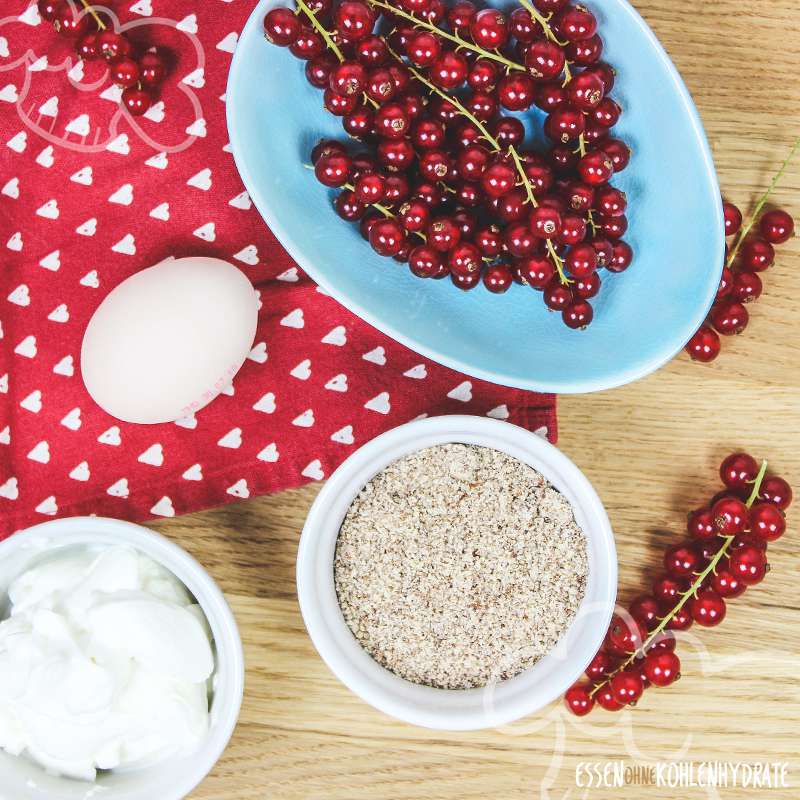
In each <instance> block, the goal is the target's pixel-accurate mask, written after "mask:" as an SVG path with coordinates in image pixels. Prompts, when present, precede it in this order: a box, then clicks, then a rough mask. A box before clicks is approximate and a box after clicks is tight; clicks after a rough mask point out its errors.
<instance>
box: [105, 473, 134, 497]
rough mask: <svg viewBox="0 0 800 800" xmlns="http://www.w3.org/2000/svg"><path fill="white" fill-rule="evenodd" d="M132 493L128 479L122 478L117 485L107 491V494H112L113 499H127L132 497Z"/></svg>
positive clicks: (113, 484) (114, 484)
mask: <svg viewBox="0 0 800 800" xmlns="http://www.w3.org/2000/svg"><path fill="white" fill-rule="evenodd" d="M130 493H131V491H130V488H129V487H128V479H127V478H120V479H119V480H118V481H117V482H116V483H112V484H111V486H109V487H108V489H106V494H110V495H111V496H112V497H122V498H126V497H128V496H130Z"/></svg>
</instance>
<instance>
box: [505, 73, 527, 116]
mask: <svg viewBox="0 0 800 800" xmlns="http://www.w3.org/2000/svg"><path fill="white" fill-rule="evenodd" d="M535 91H536V86H535V84H534V82H533V79H532V78H531V77H530V76H528V75H525V74H524V73H520V72H512V73H511V74H510V75H506V76H505V77H504V78H503V79H502V80H501V81H500V84H499V86H498V87H497V94H498V97H499V99H500V103H501V104H502V106H503V108H507V109H508V110H509V111H527V109H529V108H530V107H531V106H532V105H533V98H534V93H535Z"/></svg>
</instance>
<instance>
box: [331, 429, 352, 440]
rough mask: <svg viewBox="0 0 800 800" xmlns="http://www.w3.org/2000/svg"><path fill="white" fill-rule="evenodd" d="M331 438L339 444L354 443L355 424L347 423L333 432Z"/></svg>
mask: <svg viewBox="0 0 800 800" xmlns="http://www.w3.org/2000/svg"><path fill="white" fill-rule="evenodd" d="M331 439H332V441H334V442H338V443H339V444H353V442H355V439H354V438H353V426H352V425H345V426H344V428H340V429H339V430H338V431H336V432H335V433H334V434H332V435H331Z"/></svg>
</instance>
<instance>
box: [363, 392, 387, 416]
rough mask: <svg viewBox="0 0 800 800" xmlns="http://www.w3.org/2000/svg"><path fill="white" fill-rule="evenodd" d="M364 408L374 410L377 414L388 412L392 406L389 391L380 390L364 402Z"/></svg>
mask: <svg viewBox="0 0 800 800" xmlns="http://www.w3.org/2000/svg"><path fill="white" fill-rule="evenodd" d="M364 408H366V409H369V410H370V411H376V412H377V413H378V414H388V413H389V412H390V411H391V410H392V406H391V404H390V403H389V392H381V393H380V394H379V395H376V396H375V397H373V398H372V400H367V402H366V403H364Z"/></svg>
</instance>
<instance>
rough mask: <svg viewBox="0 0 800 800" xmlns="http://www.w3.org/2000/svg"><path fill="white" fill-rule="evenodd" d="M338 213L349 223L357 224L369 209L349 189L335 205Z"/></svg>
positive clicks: (337, 199) (340, 196) (339, 197)
mask: <svg viewBox="0 0 800 800" xmlns="http://www.w3.org/2000/svg"><path fill="white" fill-rule="evenodd" d="M333 206H334V208H335V209H336V213H337V214H338V215H339V216H340V217H341V218H342V219H344V220H347V221H348V222H356V221H357V220H359V219H361V218H362V217H363V216H364V214H365V213H366V211H367V207H366V206H365V205H364V203H362V202H361V201H360V200H359V199H358V198H357V197H356V195H355V193H354V192H352V191H350V190H349V189H345V190H344V191H343V192H342V193H341V194H340V195H339V196H338V197H337V198H336V200H334V203H333Z"/></svg>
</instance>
